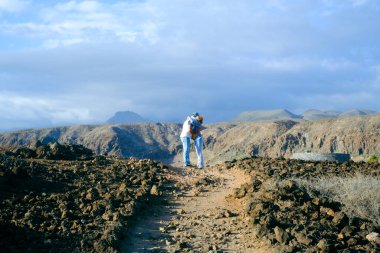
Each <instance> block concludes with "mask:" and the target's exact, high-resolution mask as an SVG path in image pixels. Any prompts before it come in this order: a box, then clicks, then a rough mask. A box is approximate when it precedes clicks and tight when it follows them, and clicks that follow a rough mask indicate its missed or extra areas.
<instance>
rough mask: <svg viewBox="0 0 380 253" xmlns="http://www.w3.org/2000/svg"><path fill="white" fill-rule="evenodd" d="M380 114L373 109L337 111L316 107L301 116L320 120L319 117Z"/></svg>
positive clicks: (306, 118) (305, 118)
mask: <svg viewBox="0 0 380 253" xmlns="http://www.w3.org/2000/svg"><path fill="white" fill-rule="evenodd" d="M375 114H379V112H377V111H373V110H360V109H353V110H350V111H345V112H337V111H321V110H316V109H311V110H307V111H305V112H304V113H303V114H302V115H301V116H302V118H303V119H304V120H319V119H331V118H347V117H355V116H367V115H375Z"/></svg>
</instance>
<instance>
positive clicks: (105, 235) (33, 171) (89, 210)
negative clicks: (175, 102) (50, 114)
mask: <svg viewBox="0 0 380 253" xmlns="http://www.w3.org/2000/svg"><path fill="white" fill-rule="evenodd" d="M73 153H75V156H73ZM90 153H92V152H91V151H89V150H88V149H85V148H83V147H81V146H62V145H59V144H56V143H55V144H54V143H53V144H50V145H47V146H40V147H37V149H36V150H29V149H17V150H14V151H13V152H10V151H3V152H1V153H0V210H1V212H0V238H1V239H0V249H1V252H116V251H118V249H119V246H120V242H121V238H122V236H123V234H124V229H125V227H127V226H128V224H129V223H130V220H131V219H133V218H134V217H135V216H136V214H137V213H138V211H139V210H141V209H143V208H144V207H145V206H146V205H147V203H149V201H150V200H151V199H153V198H155V197H157V196H158V195H159V194H160V187H161V185H162V184H163V183H164V181H163V178H162V176H161V175H160V174H161V173H162V171H163V170H164V169H165V168H164V166H163V165H162V164H159V163H156V162H153V161H151V160H135V159H116V158H109V157H107V158H106V157H101V156H96V157H93V156H91V155H90ZM25 157H48V158H49V160H48V159H35V158H25ZM78 157H80V158H84V160H78ZM52 159H54V160H52ZM72 159H75V160H72Z"/></svg>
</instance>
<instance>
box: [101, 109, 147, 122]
mask: <svg viewBox="0 0 380 253" xmlns="http://www.w3.org/2000/svg"><path fill="white" fill-rule="evenodd" d="M146 122H149V120H147V119H144V118H143V117H141V116H140V115H138V114H137V113H135V112H131V111H122V112H116V113H115V115H114V116H112V117H111V118H110V119H109V120H107V122H106V123H109V124H128V123H146Z"/></svg>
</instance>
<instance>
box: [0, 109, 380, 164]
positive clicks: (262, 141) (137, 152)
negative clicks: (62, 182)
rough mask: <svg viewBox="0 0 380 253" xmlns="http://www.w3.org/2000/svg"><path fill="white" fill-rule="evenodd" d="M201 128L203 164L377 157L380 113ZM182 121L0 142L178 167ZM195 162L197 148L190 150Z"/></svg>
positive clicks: (6, 136)
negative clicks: (305, 155) (54, 145)
mask: <svg viewBox="0 0 380 253" xmlns="http://www.w3.org/2000/svg"><path fill="white" fill-rule="evenodd" d="M206 126H207V129H206V130H204V131H203V136H204V145H205V149H204V157H205V159H206V163H208V164H214V163H218V162H222V161H226V160H232V159H238V158H243V157H248V156H251V155H255V156H269V157H290V156H291V155H292V153H294V152H306V151H311V152H322V153H326V152H327V153H330V152H339V153H349V154H351V155H352V156H354V157H357V156H358V157H365V156H368V155H372V154H376V155H380V115H373V116H366V117H349V118H336V119H323V120H316V121H299V120H278V121H261V122H244V123H238V124H237V123H218V124H208V125H206ZM180 132H181V125H180V124H174V123H170V124H169V123H167V124H161V123H140V124H137V123H135V124H126V125H101V126H72V127H57V128H46V129H37V130H25V131H15V132H8V133H3V134H0V146H14V147H16V146H20V145H26V146H33V145H34V144H35V143H36V141H37V140H39V141H41V142H42V143H48V142H51V141H58V142H60V143H62V144H82V145H84V146H85V147H87V148H90V149H91V150H93V151H94V152H95V153H96V154H105V153H107V154H110V155H116V156H120V157H136V158H139V159H142V158H150V159H155V160H159V161H162V162H164V163H168V164H174V165H180V164H181V161H182V143H181V140H180V138H179V135H180ZM191 159H192V161H195V152H191Z"/></svg>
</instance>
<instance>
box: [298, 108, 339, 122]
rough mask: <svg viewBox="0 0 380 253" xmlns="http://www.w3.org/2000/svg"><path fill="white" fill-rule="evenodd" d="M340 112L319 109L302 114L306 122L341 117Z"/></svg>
mask: <svg viewBox="0 0 380 253" xmlns="http://www.w3.org/2000/svg"><path fill="white" fill-rule="evenodd" d="M339 115H340V112H337V111H321V110H317V109H311V110H307V111H305V112H304V113H302V115H301V116H302V118H303V119H304V120H318V119H331V118H337V117H339Z"/></svg>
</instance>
